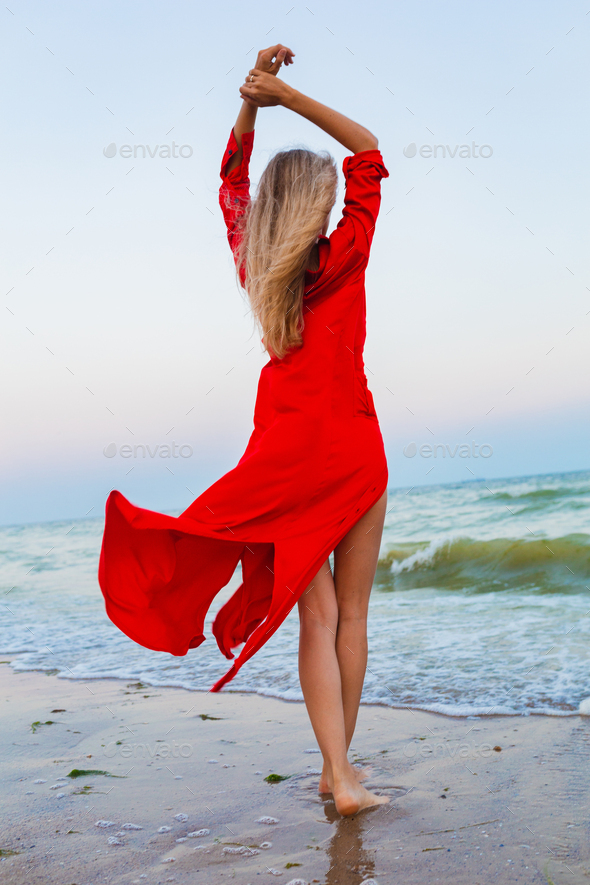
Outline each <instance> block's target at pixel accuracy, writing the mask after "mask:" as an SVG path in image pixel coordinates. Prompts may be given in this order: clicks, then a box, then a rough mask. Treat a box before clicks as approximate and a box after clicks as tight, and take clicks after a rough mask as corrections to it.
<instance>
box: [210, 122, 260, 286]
mask: <svg viewBox="0 0 590 885" xmlns="http://www.w3.org/2000/svg"><path fill="white" fill-rule="evenodd" d="M253 144H254V130H252V131H251V132H244V133H243V134H242V153H243V156H242V162H241V163H240V165H239V166H236V168H235V169H232V170H231V172H227V165H228V163H229V161H230V160H231V158H232V157H233V155H234V154H235V153H237V151H238V150H239V147H238V142H237V140H236V137H235V135H234V130H233V128H232V130H231V132H230V134H229V140H228V142H227V147H226V149H225V153H224V155H223V160H222V161H221V171H220V177H221V186H220V188H219V205H220V206H221V211H222V212H223V218H224V221H225V225H226V228H227V239H228V242H229V245H230V248H231V250H232V253H233V256H234V260H236V258H237V254H238V248H239V245H240V241H241V235H240V233H239V231H238V230H237V223H238V221H239V220H240V217H241V216H242V214H243V212H244V209H245V208H246V206H247V205H248V203H249V201H250V179H249V177H248V171H249V166H250V155H251V154H252V146H253ZM240 281H241V283H242V286H243V285H244V283H245V280H244V272H243V270H242V272H241V273H240Z"/></svg>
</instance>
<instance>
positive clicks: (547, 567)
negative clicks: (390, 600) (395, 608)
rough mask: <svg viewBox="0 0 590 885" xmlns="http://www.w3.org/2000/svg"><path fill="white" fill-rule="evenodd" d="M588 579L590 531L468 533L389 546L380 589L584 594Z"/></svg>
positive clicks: (382, 562) (381, 569)
mask: <svg viewBox="0 0 590 885" xmlns="http://www.w3.org/2000/svg"><path fill="white" fill-rule="evenodd" d="M589 582H590V535H587V534H584V533H579V534H571V535H565V536H564V537H562V538H539V539H536V538H535V539H533V538H531V539H527V538H517V539H511V538H493V539H491V540H475V539H473V538H470V537H467V536H464V535H453V536H449V537H446V538H438V539H436V540H434V541H430V542H428V541H417V542H414V543H403V544H397V545H393V546H390V548H389V550H387V552H386V553H385V555H384V556H382V557H381V559H380V560H379V564H378V568H377V575H376V584H377V586H378V587H379V588H380V589H385V590H403V589H413V588H416V587H434V588H439V589H447V590H455V589H462V590H470V591H472V592H489V591H490V590H510V589H519V590H523V589H533V590H538V591H540V592H553V593H556V592H557V593H559V592H580V590H583V589H584V588H585V587H586V589H590V588H588V583H589Z"/></svg>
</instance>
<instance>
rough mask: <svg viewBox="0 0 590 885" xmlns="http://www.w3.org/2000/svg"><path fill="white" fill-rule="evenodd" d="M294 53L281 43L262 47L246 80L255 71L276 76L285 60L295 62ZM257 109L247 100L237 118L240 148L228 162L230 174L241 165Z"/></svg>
mask: <svg viewBox="0 0 590 885" xmlns="http://www.w3.org/2000/svg"><path fill="white" fill-rule="evenodd" d="M294 55H295V53H294V52H291V50H290V49H289V48H288V46H283V45H282V44H281V43H277V44H276V46H269V48H268V49H262V50H261V51H260V52H259V53H258V57H257V59H256V64H255V65H254V67H253V68H252V69H251V70H250V71H249V72H248V75H247V77H246V82H247V80H248V78H249V77H251V76H252V75H253V72H254V71H261V72H263V73H266V74H269V75H270V76H271V77H276V75H277V74H278V72H279V70H280V69H281V65H282V64H283V62H285V64H286V65H292V64H293V56H294ZM273 59H274V61H273ZM257 111H258V106H257V105H255V104H253V103H249V102H246V101H245V102H243V104H242V107H241V108H240V112H239V114H238V119H237V120H236V123H235V126H234V136H235V138H236V141H237V143H238V145H239V150H238V151H237V153H236V154H234V156H233V157H232V159H231V160H230V162H229V163H228V166H227V173H228V174H229V173H230V172H231V171H232V169H235V168H236V166H239V165H240V163H241V162H242V135H243V134H244V133H245V132H252V131H253V129H254V126H255V124H256V113H257Z"/></svg>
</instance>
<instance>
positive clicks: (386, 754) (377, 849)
mask: <svg viewBox="0 0 590 885" xmlns="http://www.w3.org/2000/svg"><path fill="white" fill-rule="evenodd" d="M2 660H3V661H8V660H10V656H5V657H4V658H3V659H2ZM0 682H1V686H2V700H1V703H2V709H3V715H2V717H1V719H0V735H1V739H2V759H3V765H2V773H1V775H0V787H1V789H0V793H1V797H2V798H1V800H0V808H1V832H2V835H1V837H0V851H1V860H0V876H1V880H2V882H3V883H6V885H25V883H26V885H36V883H60V885H74V883H75V885H90V883H99V882H101V883H104V882H109V883H137V885H141V883H164V882H172V883H179V885H180V883H187V885H188V883H190V885H216V883H223V882H229V881H235V882H236V883H240V885H242V883H243V885H247V883H250V885H253V883H263V882H272V881H278V882H283V883H285V885H287V883H294V882H297V883H298V885H299V883H312V882H313V883H322V885H360V883H363V882H371V881H374V882H376V883H379V885H386V883H394V882H395V883H400V885H401V883H403V885H414V883H416V885H418V883H420V885H423V883H425V882H452V883H453V885H463V883H464V885H478V883H481V885H490V883H494V885H503V883H513V882H518V883H537V882H538V883H544V885H547V883H549V885H552V883H553V885H559V883H562V882H563V883H568V885H577V883H582V882H584V883H587V882H588V881H589V878H590V846H589V842H588V825H589V820H588V817H589V815H588V806H589V804H590V803H589V802H588V795H589V793H588V788H589V786H590V783H589V782H590V766H589V764H588V763H589V759H590V717H587V716H571V717H566V718H561V717H548V716H530V717H488V718H483V717H482V718H479V719H454V718H450V717H445V716H439V715H436V714H431V713H425V712H421V711H409V710H392V709H389V708H386V707H377V706H362V707H361V710H360V714H359V721H358V725H357V730H356V734H355V737H354V742H353V746H354V748H355V750H354V752H352V753H351V756H352V757H353V761H355V762H358V763H359V764H364V765H368V766H370V768H371V776H370V778H369V780H368V781H367V782H366V784H367V786H368V787H369V788H370V789H373V790H374V791H375V792H378V793H385V794H387V795H388V796H389V797H390V799H391V803H390V805H387V806H381V807H378V808H376V809H368V810H366V811H363V812H361V813H359V814H358V815H355V816H354V817H351V818H341V817H340V816H339V815H338V813H337V812H336V810H335V807H334V803H333V802H332V801H331V797H330V796H319V795H318V793H317V783H318V775H319V772H318V769H319V768H320V767H321V756H320V754H319V753H318V752H317V745H316V742H315V739H314V736H313V732H312V730H311V726H310V724H309V721H308V719H307V713H306V710H305V707H304V705H303V704H300V703H288V702H285V701H280V700H276V699H274V698H265V697H259V696H256V695H250V694H240V693H235V692H232V691H231V690H230V691H228V690H227V689H226V690H224V691H223V692H222V693H220V694H209V693H204V692H190V691H185V690H183V689H173V688H165V689H155V688H151V687H149V686H143V685H141V683H131V682H124V681H122V680H118V679H100V680H96V681H86V682H82V681H74V680H65V679H58V678H57V677H56V676H54V675H46V674H44V673H38V672H35V673H15V672H14V671H13V670H12V668H11V667H10V666H8V665H7V664H3V665H2V666H0ZM33 723H42V724H38V725H35V726H33ZM49 723H51V724H49ZM495 747H497V748H501V749H494V748H495ZM313 750H316V752H311V751H313ZM75 770H77V771H89V770H90V771H95V772H96V771H101V772H107V774H85V775H81V776H79V777H71V776H69V775H71V774H72V772H73V771H75ZM271 774H275V775H280V776H286V779H285V780H281V781H279V782H277V783H268V782H267V781H265V778H266V777H268V776H269V775H271ZM99 821H100V822H102V823H103V824H104V825H102V826H97V822H99ZM128 824H132V825H133V826H134V827H137V828H138V829H134V828H129V827H127V826H126V825H128ZM199 831H202V832H199ZM189 834H190V835H189ZM196 834H198V835H196Z"/></svg>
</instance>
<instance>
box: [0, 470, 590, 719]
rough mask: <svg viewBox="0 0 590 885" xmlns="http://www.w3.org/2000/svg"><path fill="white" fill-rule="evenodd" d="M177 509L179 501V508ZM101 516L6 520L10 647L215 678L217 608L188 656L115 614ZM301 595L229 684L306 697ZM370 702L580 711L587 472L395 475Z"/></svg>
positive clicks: (376, 592)
mask: <svg viewBox="0 0 590 885" xmlns="http://www.w3.org/2000/svg"><path fill="white" fill-rule="evenodd" d="M173 515H178V512H177V511H174V512H173ZM102 530H103V520H102V519H80V520H74V521H60V522H50V523H40V524H36V525H21V526H19V525H17V526H9V527H3V528H0V564H1V571H0V575H1V581H2V583H1V585H0V601H1V603H2V604H1V605H0V654H4V655H6V654H10V655H14V656H15V657H14V658H13V663H12V666H13V667H14V669H15V670H45V671H50V672H54V673H55V674H56V675H58V676H60V677H65V678H75V679H80V680H91V679H96V678H100V677H121V678H124V679H130V680H139V681H142V682H145V683H149V684H150V685H154V686H179V687H183V688H188V689H202V690H208V689H209V688H210V687H211V686H212V685H213V683H214V682H215V681H216V680H217V679H219V678H220V677H221V676H222V675H223V674H224V673H225V672H226V670H227V669H228V667H229V661H227V659H226V658H224V657H222V655H221V654H220V652H219V650H218V648H217V644H216V642H215V639H214V637H213V636H212V634H211V622H212V620H213V617H214V616H215V613H216V612H217V610H218V609H219V608H220V606H221V605H222V604H223V602H224V601H225V600H226V599H227V598H228V597H229V596H230V595H231V593H232V592H233V591H234V590H235V589H236V588H237V586H238V585H239V583H240V572H239V569H238V570H237V571H236V573H235V574H234V577H233V578H232V580H231V582H230V584H229V585H228V586H227V587H226V588H224V589H223V590H222V591H221V592H220V593H219V594H218V596H217V598H216V599H215V601H214V604H213V606H212V608H211V609H210V611H209V614H208V617H207V620H206V629H205V633H206V635H207V641H206V642H205V643H203V644H202V645H201V646H200V647H199V648H197V649H191V650H190V651H189V652H188V654H187V655H186V656H184V657H175V656H173V655H170V654H167V653H164V652H154V651H150V650H148V649H145V648H142V647H141V646H139V645H137V644H136V643H135V642H133V641H132V640H130V639H128V638H127V637H126V636H125V635H124V634H123V633H121V632H120V631H119V630H118V628H117V627H115V626H114V625H113V624H112V623H111V621H109V619H108V617H107V616H106V614H105V610H104V603H103V597H102V594H101V591H100V588H99V585H98V580H97V569H98V558H99V553H100V544H101V539H102ZM298 627H299V625H298V616H297V608H296V607H295V609H294V610H293V611H292V612H291V614H290V615H289V617H288V618H287V619H286V621H285V622H284V623H283V625H282V626H281V628H280V629H279V630H278V631H277V632H276V634H275V635H274V636H273V637H272V638H271V639H270V640H269V641H268V642H267V644H266V645H265V646H264V647H263V648H262V649H261V650H260V651H259V652H258V653H257V654H256V655H255V656H254V657H253V658H252V659H250V660H249V661H248V662H247V663H246V664H245V665H244V667H243V668H242V670H241V671H240V673H239V674H238V676H237V677H236V678H235V679H234V680H233V681H232V682H231V683H230V684H229V686H227V688H226V689H224V691H228V690H237V691H253V692H258V693H260V694H265V695H273V696H276V697H280V698H286V699H290V700H300V699H301V698H302V695H301V690H300V688H299V680H298V672H297V645H298ZM368 630H369V663H368V670H367V676H366V680H365V687H364V692H363V702H364V703H378V704H385V705H388V706H394V707H411V708H420V709H424V710H432V711H436V712H440V713H446V714H448V715H453V716H469V715H471V716H482V715H487V714H510V713H521V714H530V713H544V714H552V715H571V714H573V713H575V712H577V711H578V708H579V704H580V701H581V700H583V699H584V698H587V697H588V696H590V675H589V674H590V667H589V665H590V472H588V471H586V472H578V473H564V474H552V475H544V476H530V477H521V478H515V479H504V480H493V481H479V482H475V481H474V482H465V483H456V484H451V485H439V486H430V487H420V488H414V489H392V490H390V492H389V502H388V513H387V517H386V523H385V529H384V533H383V542H382V546H381V554H380V560H379V565H378V568H377V574H376V577H375V583H374V588H373V591H372V594H371V601H370V608H369V627H368Z"/></svg>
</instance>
